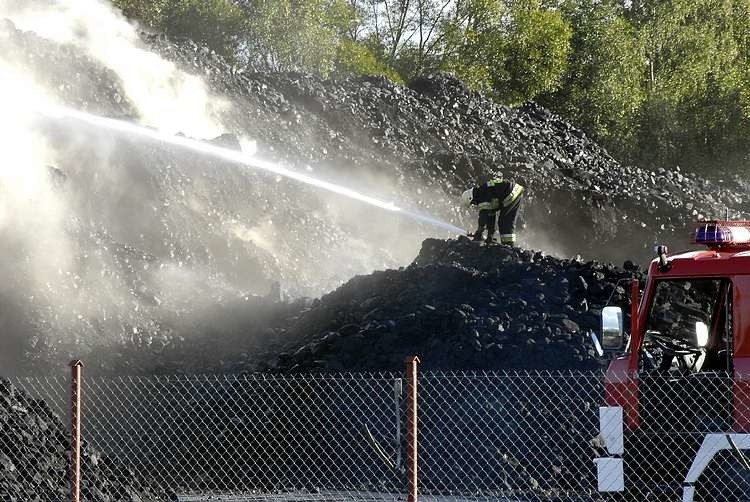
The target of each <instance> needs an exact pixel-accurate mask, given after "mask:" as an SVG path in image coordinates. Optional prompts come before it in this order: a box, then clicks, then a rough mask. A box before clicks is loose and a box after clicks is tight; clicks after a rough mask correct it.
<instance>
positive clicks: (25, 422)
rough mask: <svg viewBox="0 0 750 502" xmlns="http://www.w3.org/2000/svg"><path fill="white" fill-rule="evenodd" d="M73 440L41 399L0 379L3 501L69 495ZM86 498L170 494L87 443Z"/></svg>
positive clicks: (141, 500)
mask: <svg viewBox="0 0 750 502" xmlns="http://www.w3.org/2000/svg"><path fill="white" fill-rule="evenodd" d="M69 455H70V441H69V435H68V432H67V430H66V428H65V426H64V425H63V423H62V422H61V421H60V419H59V418H58V417H57V416H56V415H55V414H54V413H53V412H52V411H51V409H50V408H49V406H48V405H47V404H46V403H45V402H44V401H42V400H37V399H33V398H32V397H30V396H29V395H28V394H27V393H25V392H24V391H22V390H20V389H18V388H16V387H14V386H12V385H11V384H10V383H9V382H8V381H6V380H0V500H2V501H3V502H57V501H61V500H69V490H70V484H69V481H68V479H69V478H68V469H69V465H68V458H69ZM81 460H82V463H81V472H82V473H84V475H83V476H82V479H81V496H82V500H87V501H92V502H94V501H96V502H111V501H122V502H146V501H153V500H168V499H169V495H168V494H165V493H162V492H161V491H160V489H159V488H158V487H154V486H151V485H149V483H148V482H147V481H144V480H143V479H142V478H141V477H139V476H136V474H135V473H134V472H133V471H132V469H130V468H129V467H127V466H126V465H123V464H121V463H120V462H118V461H116V460H112V459H110V458H108V457H106V456H105V455H102V454H101V453H99V452H96V451H94V450H92V449H91V448H90V447H88V446H86V445H84V446H83V448H82V451H81Z"/></svg>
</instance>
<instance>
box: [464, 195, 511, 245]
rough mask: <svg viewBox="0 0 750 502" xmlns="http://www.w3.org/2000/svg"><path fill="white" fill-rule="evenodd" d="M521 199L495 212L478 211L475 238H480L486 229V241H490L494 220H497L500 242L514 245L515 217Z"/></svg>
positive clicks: (493, 233)
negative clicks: (477, 226)
mask: <svg viewBox="0 0 750 502" xmlns="http://www.w3.org/2000/svg"><path fill="white" fill-rule="evenodd" d="M522 198H523V197H518V198H516V200H514V201H513V202H512V203H511V204H510V205H509V206H508V207H504V208H501V209H499V210H497V211H492V210H483V211H479V229H478V230H477V234H475V236H476V235H478V236H479V238H481V236H482V234H483V233H484V230H485V229H487V240H490V239H492V237H493V236H494V235H495V220H497V222H498V225H499V227H500V242H501V243H503V244H510V245H514V244H515V243H516V217H517V216H518V208H519V207H520V206H521V199H522Z"/></svg>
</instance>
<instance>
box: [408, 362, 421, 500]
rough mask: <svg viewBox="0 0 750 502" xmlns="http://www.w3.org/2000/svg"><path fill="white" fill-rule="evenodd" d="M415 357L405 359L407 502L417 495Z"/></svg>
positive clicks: (417, 429)
mask: <svg viewBox="0 0 750 502" xmlns="http://www.w3.org/2000/svg"><path fill="white" fill-rule="evenodd" d="M419 363H420V361H419V358H418V357H417V356H412V357H409V358H407V359H406V379H407V382H406V490H407V498H406V500H407V502H417V496H418V493H419V471H418V469H419V454H418V451H417V445H418V442H419V441H418V440H419V437H418V434H417V433H418V431H419V428H418V425H417V409H418V406H417V404H418V403H417V366H418V365H419Z"/></svg>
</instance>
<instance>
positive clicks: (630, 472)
mask: <svg viewBox="0 0 750 502" xmlns="http://www.w3.org/2000/svg"><path fill="white" fill-rule="evenodd" d="M693 241H694V244H696V245H698V246H699V249H696V250H692V251H686V252H681V253H677V254H669V251H668V250H667V248H666V247H665V246H657V247H656V254H657V257H656V258H655V259H654V260H653V261H652V262H651V264H650V266H649V268H648V275H647V276H646V280H645V284H643V287H642V288H641V284H640V283H639V281H638V280H637V279H633V282H632V288H631V299H630V308H628V309H625V312H623V309H622V308H620V307H617V306H607V307H605V308H604V309H603V310H602V325H601V333H600V334H599V336H596V335H594V334H592V339H593V340H594V343H595V344H596V345H597V347H598V348H599V349H600V351H601V352H608V351H609V352H610V354H611V356H612V359H611V361H610V364H609V367H608V369H607V371H606V374H605V379H604V401H605V402H604V406H602V407H601V408H600V409H599V422H600V423H599V426H600V430H599V433H600V434H599V439H600V441H601V442H602V443H603V447H602V455H601V456H600V457H599V458H596V459H594V461H595V463H596V471H597V477H598V489H599V491H600V492H607V493H609V494H610V496H611V497H612V498H618V497H619V498H620V499H624V500H639V499H640V500H643V497H644V496H646V495H648V496H649V497H651V495H652V494H658V493H659V489H664V490H666V489H665V488H659V489H654V488H653V486H656V485H669V486H671V487H672V488H671V489H673V490H674V491H673V492H671V493H672V495H673V496H672V497H670V498H668V499H667V500H680V499H681V500H682V501H683V502H693V501H697V500H727V501H742V500H750V481H749V480H750V461H749V460H748V459H749V457H748V456H747V453H748V452H746V450H750V222H743V221H727V220H723V221H718V220H715V221H703V222H699V224H698V226H697V228H696V229H695V233H694V237H693ZM626 324H627V325H629V329H627V328H626V327H625V325H626ZM709 478H712V479H709ZM709 482H713V485H711V486H708V485H706V486H707V487H706V490H705V491H707V492H709V493H711V495H705V494H703V495H702V494H701V489H702V487H703V485H702V483H709ZM675 485H676V487H675ZM628 493H630V494H631V495H630V496H629V497H628V496H626V495H625V494H628ZM655 499H658V497H655Z"/></svg>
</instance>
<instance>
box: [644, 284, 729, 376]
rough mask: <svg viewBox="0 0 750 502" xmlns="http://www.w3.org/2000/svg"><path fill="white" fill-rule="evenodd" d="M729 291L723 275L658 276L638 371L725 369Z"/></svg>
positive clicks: (664, 371) (671, 371)
mask: <svg viewBox="0 0 750 502" xmlns="http://www.w3.org/2000/svg"><path fill="white" fill-rule="evenodd" d="M730 289H731V288H730V285H729V280H727V279H697V280H696V279H693V280H660V281H659V282H658V283H657V284H656V290H655V294H654V300H653V305H652V306H651V310H650V313H649V316H648V320H647V322H646V326H645V338H644V344H643V351H642V353H641V358H640V359H641V370H642V371H646V372H651V371H657V372H663V373H685V372H697V371H726V370H728V367H727V362H728V360H729V359H728V354H727V349H728V345H729V340H730V333H728V332H727V326H728V323H727V319H726V315H727V312H728V309H727V307H728V305H729V303H730V301H731V300H730V299H731V295H730V294H729V291H730ZM699 324H702V325H703V326H702V327H700V326H698V325H699Z"/></svg>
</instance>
